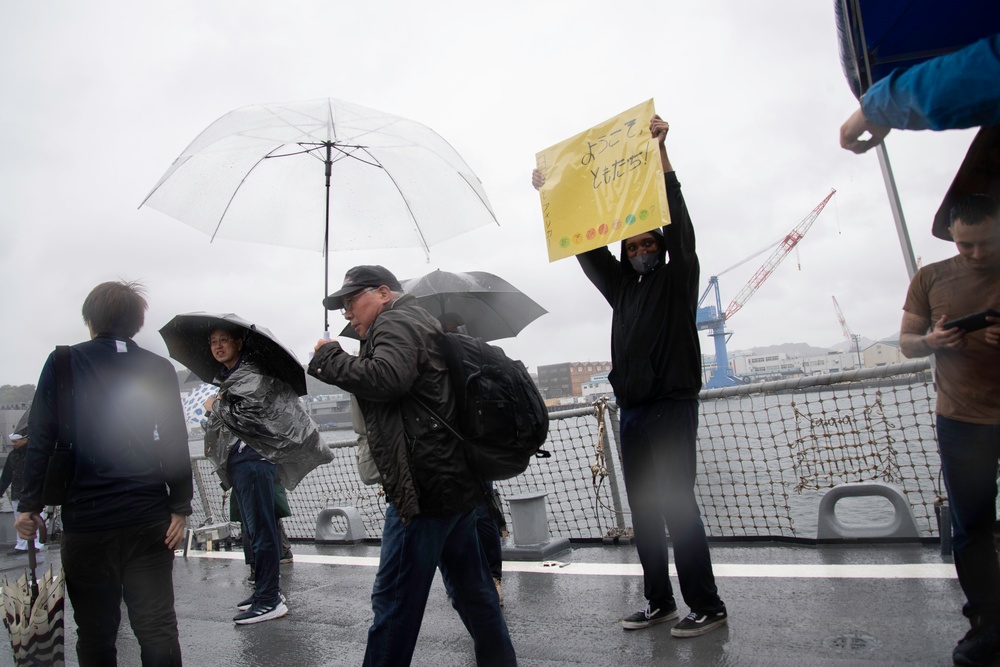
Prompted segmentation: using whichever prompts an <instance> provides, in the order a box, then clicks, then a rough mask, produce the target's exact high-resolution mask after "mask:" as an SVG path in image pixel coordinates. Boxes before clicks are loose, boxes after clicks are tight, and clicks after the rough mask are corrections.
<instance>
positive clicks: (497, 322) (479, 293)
mask: <svg viewBox="0 0 1000 667" xmlns="http://www.w3.org/2000/svg"><path fill="white" fill-rule="evenodd" d="M402 286H403V292H405V293H406V294H412V295H413V296H415V297H416V298H417V304H418V305H420V306H421V307H422V308H425V309H426V310H428V311H430V313H431V314H432V315H434V316H435V317H441V316H442V315H444V314H445V313H456V314H458V315H459V316H460V317H461V318H462V319H463V320H464V321H465V326H466V328H467V329H468V333H469V335H471V336H477V337H479V338H482V339H483V340H488V341H489V340H498V339H500V338H510V337H511V336H516V335H517V334H518V333H519V332H520V331H521V330H522V329H524V327H526V326H528V325H529V324H530V323H531V322H534V321H535V320H536V319H538V318H539V317H541V316H542V315H544V314H545V313H547V312H548V311H547V310H545V309H544V308H542V307H541V306H539V305H538V304H537V303H536V302H535V301H534V300H533V299H532V298H531V297H529V296H528V295H527V294H525V293H524V292H522V291H521V290H519V289H517V288H516V287H514V286H513V285H511V284H510V283H509V282H507V281H506V280H504V279H503V278H501V277H499V276H495V275H493V274H492V273H486V272H485V271H469V272H467V273H453V272H451V271H441V270H437V271H432V272H430V273H428V274H427V275H424V276H421V277H419V278H411V279H409V280H404V281H403V282H402ZM341 335H342V336H347V337H349V338H357V337H358V335H357V333H356V332H355V331H354V329H352V328H351V327H350V326H348V327H347V328H345V329H344V331H342V332H341Z"/></svg>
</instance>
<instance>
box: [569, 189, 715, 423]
mask: <svg viewBox="0 0 1000 667" xmlns="http://www.w3.org/2000/svg"><path fill="white" fill-rule="evenodd" d="M664 180H665V182H666V187H667V203H668V205H669V207H670V222H671V224H669V225H667V226H665V227H663V239H664V243H663V245H665V246H666V247H665V248H661V250H660V260H661V265H660V266H659V268H657V269H655V270H654V271H653V272H652V273H649V274H647V275H645V276H640V275H639V274H638V273H636V271H635V269H633V268H632V264H631V263H630V262H629V261H628V258H627V256H626V254H625V242H624V241H623V242H622V248H621V259H620V261H619V260H618V259H615V257H614V256H613V255H612V254H611V251H610V250H608V249H607V248H596V249H594V250H591V251H589V252H586V253H583V254H581V255H578V256H577V259H578V260H579V262H580V266H581V267H583V271H584V273H585V274H586V275H587V278H589V279H590V282H592V283H594V286H595V287H597V289H598V290H600V292H601V294H603V295H604V298H605V299H606V300H607V302H608V303H609V304H610V305H611V308H612V311H613V315H612V319H611V362H612V370H611V375H610V376H609V378H608V380H609V381H610V382H611V386H612V387H613V388H614V390H615V399H616V400H617V402H618V404H619V405H620V406H621V407H624V408H628V407H634V406H636V405H641V404H644V403H650V402H653V401H657V400H661V399H665V398H667V399H686V398H697V397H698V392H699V391H701V344H700V342H699V340H698V329H697V326H696V324H695V317H696V311H697V309H698V280H699V271H700V268H699V266H698V256H697V254H696V253H695V239H694V227H693V226H692V225H691V217H690V216H689V215H688V211H687V206H686V205H685V203H684V196H683V195H682V194H681V185H680V183H679V182H678V180H677V175H676V173H675V172H668V173H666V174H664ZM668 258H669V261H668Z"/></svg>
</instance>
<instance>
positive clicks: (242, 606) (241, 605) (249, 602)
mask: <svg viewBox="0 0 1000 667" xmlns="http://www.w3.org/2000/svg"><path fill="white" fill-rule="evenodd" d="M278 597H279V598H281V601H282V602H285V601H286V600H285V594H284V593H278ZM252 606H253V596H252V595H251V596H250V597H248V598H247V599H246V600H244V601H243V602H241V603H239V604H238V605H236V608H237V609H239V610H240V611H246V610H247V609H249V608H250V607H252Z"/></svg>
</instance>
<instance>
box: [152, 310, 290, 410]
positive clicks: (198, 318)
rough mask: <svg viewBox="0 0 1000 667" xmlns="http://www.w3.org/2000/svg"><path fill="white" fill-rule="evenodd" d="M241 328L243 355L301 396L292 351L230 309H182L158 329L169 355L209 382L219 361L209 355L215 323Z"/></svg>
mask: <svg viewBox="0 0 1000 667" xmlns="http://www.w3.org/2000/svg"><path fill="white" fill-rule="evenodd" d="M220 325H221V326H224V327H226V328H233V327H236V328H238V329H239V330H241V331H243V355H244V356H245V357H246V358H248V359H252V360H253V361H255V362H257V363H258V364H259V365H260V366H261V368H262V370H263V371H264V373H266V374H268V375H271V376H273V377H276V378H278V379H280V380H284V381H285V382H287V383H288V384H289V385H291V387H292V389H294V390H295V393H296V394H298V395H299V396H305V395H306V394H307V393H308V392H307V390H306V373H305V370H304V369H303V368H302V364H300V363H299V360H298V359H296V358H295V353H294V352H292V351H291V350H289V349H288V348H287V347H285V346H284V345H282V344H281V342H280V341H278V339H277V338H275V337H274V334H272V333H271V332H270V331H269V330H268V329H267V328H265V327H262V326H258V325H256V324H253V323H252V322H249V321H247V320H245V319H243V318H242V317H240V316H239V315H234V314H233V313H202V312H197V313H185V314H183V315H177V316H176V317H174V319H172V320H170V321H169V322H167V324H166V325H165V326H164V327H163V328H162V329H160V336H162V337H163V342H165V343H166V344H167V351H168V352H170V356H171V357H172V358H174V359H176V360H177V361H179V362H181V363H182V364H184V365H185V366H187V367H188V368H189V369H190V370H191V371H192V372H194V374H195V375H197V376H198V377H200V378H201V379H202V380H204V381H205V382H212V381H213V380H214V379H215V376H216V375H218V373H219V370H220V369H221V368H222V365H221V364H220V363H219V362H218V361H216V359H215V357H214V356H212V348H211V347H210V346H209V344H208V338H209V335H210V334H211V333H212V331H213V330H214V329H217V328H218V327H219V326H220Z"/></svg>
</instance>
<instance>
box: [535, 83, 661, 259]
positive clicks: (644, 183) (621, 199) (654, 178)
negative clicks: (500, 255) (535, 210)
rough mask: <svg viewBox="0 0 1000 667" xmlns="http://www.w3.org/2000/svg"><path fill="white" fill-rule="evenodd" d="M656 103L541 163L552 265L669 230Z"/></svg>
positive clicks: (546, 154)
mask: <svg viewBox="0 0 1000 667" xmlns="http://www.w3.org/2000/svg"><path fill="white" fill-rule="evenodd" d="M655 113H656V111H655V110H654V108H653V100H652V99H650V100H647V101H646V102H643V103H642V104H640V105H638V106H636V107H633V108H631V109H629V110H628V111H625V112H624V113H621V114H618V115H617V116H615V117H614V118H612V119H610V120H607V121H605V122H603V123H601V124H600V125H597V126H595V127H593V128H591V129H589V130H587V131H585V132H581V133H580V134H578V135H576V136H575V137H570V138H569V139H567V140H565V141H562V142H560V143H558V144H556V145H555V146H552V147H551V148H547V149H545V150H544V151H541V152H540V153H538V154H537V155H536V156H535V161H536V166H537V168H538V170H539V171H540V172H542V176H544V177H545V184H544V185H543V186H542V187H541V189H539V191H538V194H539V196H540V197H541V202H542V218H543V222H544V224H545V242H546V245H547V246H548V251H549V261H550V262H554V261H556V260H557V259H563V258H564V257H571V256H573V255H578V254H580V253H582V252H586V251H587V250H593V249H594V248H599V247H601V246H605V245H608V244H609V243H614V242H615V241H620V240H622V239H624V238H628V237H630V236H635V235H636V234H641V233H643V232H648V231H649V230H651V229H656V228H657V227H661V226H663V225H669V224H670V210H669V208H668V207H667V193H666V190H665V188H664V185H663V165H662V163H661V162H660V153H659V146H658V144H657V141H656V139H654V138H653V137H652V135H651V134H650V133H649V119H650V118H652V117H653V115H654V114H655Z"/></svg>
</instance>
